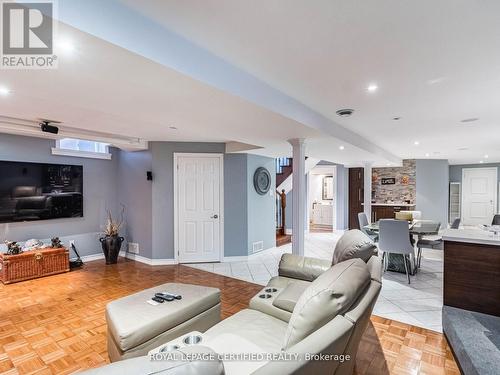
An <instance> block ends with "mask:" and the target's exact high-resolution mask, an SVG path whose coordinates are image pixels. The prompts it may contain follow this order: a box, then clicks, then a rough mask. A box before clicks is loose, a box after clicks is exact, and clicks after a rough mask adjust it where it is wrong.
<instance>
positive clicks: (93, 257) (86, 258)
mask: <svg viewBox="0 0 500 375" xmlns="http://www.w3.org/2000/svg"><path fill="white" fill-rule="evenodd" d="M76 259H78V258H70V260H76ZM80 259H81V260H82V261H83V262H84V263H85V262H92V261H94V260H99V259H104V254H103V253H101V254H92V255H84V256H82V257H81V258H80Z"/></svg>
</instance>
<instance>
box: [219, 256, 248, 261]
mask: <svg viewBox="0 0 500 375" xmlns="http://www.w3.org/2000/svg"><path fill="white" fill-rule="evenodd" d="M247 260H248V256H245V255H243V256H234V257H223V258H222V261H223V262H246V261H247Z"/></svg>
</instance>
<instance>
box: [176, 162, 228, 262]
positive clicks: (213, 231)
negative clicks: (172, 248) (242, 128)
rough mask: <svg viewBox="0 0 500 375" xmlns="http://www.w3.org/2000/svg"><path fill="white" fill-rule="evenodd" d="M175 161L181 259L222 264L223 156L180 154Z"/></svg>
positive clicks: (177, 242)
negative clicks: (219, 262) (220, 262)
mask: <svg viewBox="0 0 500 375" xmlns="http://www.w3.org/2000/svg"><path fill="white" fill-rule="evenodd" d="M175 159H176V162H177V178H176V188H177V194H176V195H177V241H176V244H177V250H178V260H179V262H181V263H189V262H213V261H220V260H221V259H220V258H221V244H222V241H221V237H222V236H221V229H222V224H221V222H222V218H221V217H222V212H221V201H222V184H221V173H222V156H221V155H218V154H214V155H206V154H204V155H202V156H199V155H196V154H194V155H193V154H190V155H184V154H177V155H176V158H175Z"/></svg>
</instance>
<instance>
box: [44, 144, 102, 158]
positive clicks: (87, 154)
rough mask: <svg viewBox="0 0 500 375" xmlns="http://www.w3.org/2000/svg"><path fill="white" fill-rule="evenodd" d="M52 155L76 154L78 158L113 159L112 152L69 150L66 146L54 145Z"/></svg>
mask: <svg viewBox="0 0 500 375" xmlns="http://www.w3.org/2000/svg"><path fill="white" fill-rule="evenodd" d="M52 155H59V156H74V157H77V158H90V159H106V160H111V154H110V153H109V152H108V153H103V152H91V151H80V150H69V149H65V148H57V147H52Z"/></svg>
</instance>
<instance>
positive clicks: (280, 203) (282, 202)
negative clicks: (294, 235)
mask: <svg viewBox="0 0 500 375" xmlns="http://www.w3.org/2000/svg"><path fill="white" fill-rule="evenodd" d="M285 211H286V193H285V190H284V189H283V190H281V193H280V192H279V191H278V190H276V234H279V235H282V236H284V235H285V234H286V214H285Z"/></svg>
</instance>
